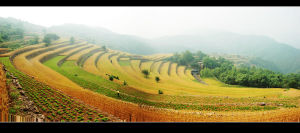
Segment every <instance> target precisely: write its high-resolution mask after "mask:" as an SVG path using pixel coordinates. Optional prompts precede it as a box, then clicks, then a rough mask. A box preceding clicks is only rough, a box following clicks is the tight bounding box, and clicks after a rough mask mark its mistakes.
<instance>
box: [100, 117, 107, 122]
mask: <svg viewBox="0 0 300 133" xmlns="http://www.w3.org/2000/svg"><path fill="white" fill-rule="evenodd" d="M101 120H102V121H103V122H107V121H108V120H109V119H108V118H107V117H104V118H102V119H101Z"/></svg>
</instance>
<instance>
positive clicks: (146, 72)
mask: <svg viewBox="0 0 300 133" xmlns="http://www.w3.org/2000/svg"><path fill="white" fill-rule="evenodd" d="M142 73H143V74H144V75H145V78H148V76H149V74H150V72H149V71H148V70H146V69H144V70H142Z"/></svg>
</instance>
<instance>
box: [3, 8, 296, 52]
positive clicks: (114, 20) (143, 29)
mask: <svg viewBox="0 0 300 133" xmlns="http://www.w3.org/2000/svg"><path fill="white" fill-rule="evenodd" d="M299 13H300V8H299V7H0V17H14V18H17V19H21V20H24V21H27V22H30V23H34V24H38V25H42V26H46V27H50V26H53V25H60V24H65V23H75V24H85V25H89V26H95V27H103V28H107V29H109V30H112V31H114V32H117V33H121V34H129V35H136V36H140V37H144V38H157V37H161V36H169V35H176V34H187V33H193V32H198V31H203V30H206V29H215V30H225V31H230V32H237V33H240V34H254V35H265V36H269V37H272V38H274V39H275V40H277V41H279V42H283V43H287V44H289V45H291V46H293V47H296V48H298V49H300V38H299V37H298V36H299V35H300V28H299V24H300V14H299Z"/></svg>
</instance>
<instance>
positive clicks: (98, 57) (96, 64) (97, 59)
mask: <svg viewBox="0 0 300 133" xmlns="http://www.w3.org/2000/svg"><path fill="white" fill-rule="evenodd" d="M105 53H107V52H106V51H105V52H103V53H100V54H99V55H98V56H97V57H96V59H95V66H96V68H98V61H99V59H100V58H101V56H102V55H104V54H105Z"/></svg>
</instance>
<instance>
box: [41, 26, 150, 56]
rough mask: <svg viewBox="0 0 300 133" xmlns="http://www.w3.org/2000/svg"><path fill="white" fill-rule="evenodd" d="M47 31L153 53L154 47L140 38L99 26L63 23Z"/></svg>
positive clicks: (120, 48) (118, 47)
mask: <svg viewBox="0 0 300 133" xmlns="http://www.w3.org/2000/svg"><path fill="white" fill-rule="evenodd" d="M47 32H54V33H57V34H59V35H64V36H74V37H75V38H81V39H84V40H89V41H90V42H92V43H95V44H99V45H105V46H107V47H108V48H111V49H115V50H121V51H125V52H129V53H133V54H142V55H147V54H153V53H155V51H154V48H152V47H151V46H150V45H149V44H148V43H147V42H145V41H144V39H142V38H139V37H136V36H130V35H122V34H118V33H114V32H112V31H110V30H107V29H104V28H99V27H89V26H85V25H80V24H64V25H58V26H52V27H50V28H48V29H47Z"/></svg>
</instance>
